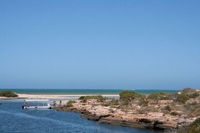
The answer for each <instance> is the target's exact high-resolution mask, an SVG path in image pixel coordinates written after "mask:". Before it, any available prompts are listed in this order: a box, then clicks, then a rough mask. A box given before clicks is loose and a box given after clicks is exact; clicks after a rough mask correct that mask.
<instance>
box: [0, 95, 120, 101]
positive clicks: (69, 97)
mask: <svg viewBox="0 0 200 133" xmlns="http://www.w3.org/2000/svg"><path fill="white" fill-rule="evenodd" d="M17 95H18V97H15V98H10V97H8V98H6V97H0V100H15V99H52V100H53V99H56V100H58V99H59V100H66V99H69V100H70V99H78V98H79V97H81V96H91V95H93V94H78V95H76V94H74V95H72V94H69V95H67V94H64V95H62V94H60V95H59V94H17ZM102 96H104V97H119V95H117V94H113V95H111V94H103V95H102Z"/></svg>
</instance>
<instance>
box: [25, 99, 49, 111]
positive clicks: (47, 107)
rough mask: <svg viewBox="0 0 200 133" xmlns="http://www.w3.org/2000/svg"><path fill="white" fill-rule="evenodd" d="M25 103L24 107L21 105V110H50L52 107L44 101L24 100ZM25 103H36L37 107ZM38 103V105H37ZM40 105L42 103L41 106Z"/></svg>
mask: <svg viewBox="0 0 200 133" xmlns="http://www.w3.org/2000/svg"><path fill="white" fill-rule="evenodd" d="M25 101H26V103H25V104H24V105H22V109H51V108H52V106H51V104H50V103H47V101H46V100H25ZM27 102H36V103H38V104H37V105H34V106H33V105H30V104H29V103H27ZM39 103H40V105H39ZM41 103H43V104H42V105H41Z"/></svg>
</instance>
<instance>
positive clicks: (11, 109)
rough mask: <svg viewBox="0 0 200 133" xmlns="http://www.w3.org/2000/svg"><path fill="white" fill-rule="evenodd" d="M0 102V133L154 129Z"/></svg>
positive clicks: (106, 132) (103, 132) (123, 132)
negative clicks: (100, 122) (108, 122)
mask: <svg viewBox="0 0 200 133" xmlns="http://www.w3.org/2000/svg"><path fill="white" fill-rule="evenodd" d="M1 103H2V104H1V105H0V133H158V131H157V132H156V131H151V130H141V129H134V128H127V127H119V126H110V125H104V124H98V123H97V122H94V121H89V120H86V119H82V118H81V117H80V116H79V114H76V113H68V112H57V111H54V110H40V111H39V110H22V109H21V105H22V104H23V102H20V101H3V102H1Z"/></svg>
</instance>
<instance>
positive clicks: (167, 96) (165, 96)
mask: <svg viewBox="0 0 200 133" xmlns="http://www.w3.org/2000/svg"><path fill="white" fill-rule="evenodd" d="M147 98H148V99H152V100H172V99H173V94H169V93H165V92H159V93H153V94H150V95H149V96H148V97H147Z"/></svg>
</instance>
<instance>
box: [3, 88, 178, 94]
mask: <svg viewBox="0 0 200 133" xmlns="http://www.w3.org/2000/svg"><path fill="white" fill-rule="evenodd" d="M3 90H8V89H0V91H3ZM9 90H12V91H14V92H16V93H21V94H70V95H73V94H77V95H78V94H95V95H102V94H119V93H120V92H122V91H124V89H9ZM129 91H135V92H138V93H141V94H151V93H157V92H168V93H176V92H177V91H179V90H161V89H160V90H156V89H140V90H139V89H138V90H137V89H136V90H133V89H129Z"/></svg>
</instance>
